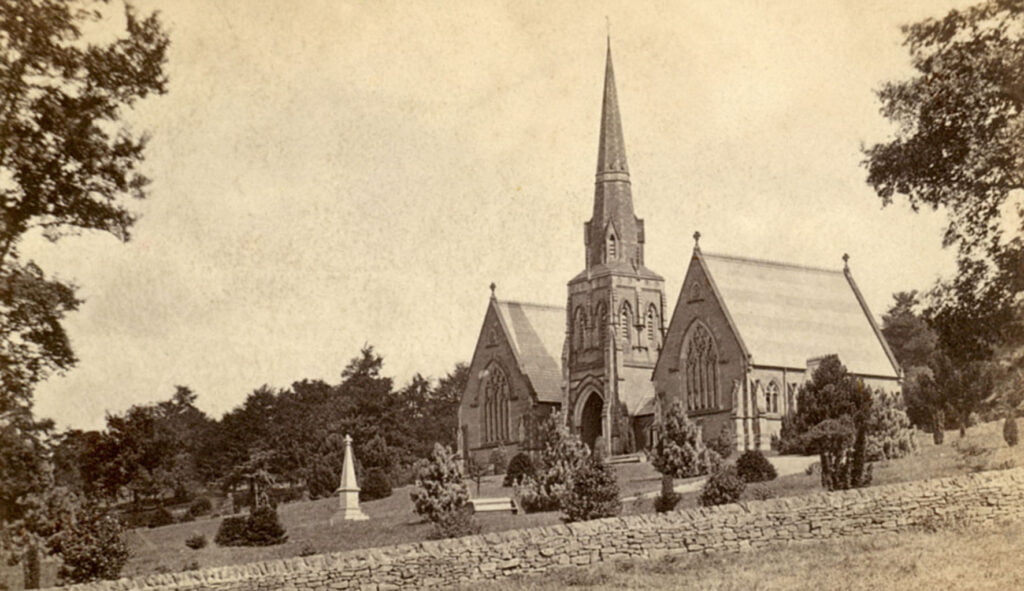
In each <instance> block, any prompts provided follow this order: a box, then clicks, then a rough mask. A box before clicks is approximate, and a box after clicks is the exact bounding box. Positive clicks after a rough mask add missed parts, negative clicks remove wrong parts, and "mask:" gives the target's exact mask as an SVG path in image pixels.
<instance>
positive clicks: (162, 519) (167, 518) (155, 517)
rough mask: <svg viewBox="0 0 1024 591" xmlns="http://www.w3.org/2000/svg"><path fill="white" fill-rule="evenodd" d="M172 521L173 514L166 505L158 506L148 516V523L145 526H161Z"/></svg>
mask: <svg viewBox="0 0 1024 591" xmlns="http://www.w3.org/2000/svg"><path fill="white" fill-rule="evenodd" d="M172 523H174V514H172V513H171V512H170V511H168V510H167V508H166V507H160V508H158V509H157V510H156V511H154V512H153V513H152V515H150V516H149V523H147V524H146V525H147V527H163V526H165V525H171V524H172Z"/></svg>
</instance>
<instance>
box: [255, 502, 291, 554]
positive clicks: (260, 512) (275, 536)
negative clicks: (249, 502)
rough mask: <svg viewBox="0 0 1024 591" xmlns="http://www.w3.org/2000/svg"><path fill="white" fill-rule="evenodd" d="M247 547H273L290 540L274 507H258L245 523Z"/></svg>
mask: <svg viewBox="0 0 1024 591" xmlns="http://www.w3.org/2000/svg"><path fill="white" fill-rule="evenodd" d="M245 536H246V542H247V544H246V545H247V546H273V545H275V544H282V543H284V542H285V540H287V539H288V535H287V534H285V530H284V526H282V525H281V521H280V520H278V518H277V510H275V509H274V508H273V507H257V508H256V509H254V510H253V512H252V514H251V515H249V518H248V519H246V522H245Z"/></svg>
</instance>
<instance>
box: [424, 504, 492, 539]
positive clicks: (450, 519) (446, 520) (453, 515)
mask: <svg viewBox="0 0 1024 591" xmlns="http://www.w3.org/2000/svg"><path fill="white" fill-rule="evenodd" d="M478 533H480V525H479V524H477V522H476V518H475V517H474V516H473V508H472V507H471V506H469V505H463V506H462V507H459V508H458V509H456V510H454V511H448V512H446V513H442V514H440V515H439V516H438V519H436V520H435V521H434V529H433V530H432V531H431V532H430V534H429V535H428V537H429V538H430V539H432V540H443V539H447V538H461V537H462V536H472V535H474V534H478Z"/></svg>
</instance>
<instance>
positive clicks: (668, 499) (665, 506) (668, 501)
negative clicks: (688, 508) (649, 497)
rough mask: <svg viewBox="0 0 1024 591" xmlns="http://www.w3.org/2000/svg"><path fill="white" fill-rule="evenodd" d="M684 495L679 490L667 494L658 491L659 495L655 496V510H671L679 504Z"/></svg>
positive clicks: (666, 511) (665, 511)
mask: <svg viewBox="0 0 1024 591" xmlns="http://www.w3.org/2000/svg"><path fill="white" fill-rule="evenodd" d="M682 498H683V495H681V494H679V493H677V492H671V493H668V494H665V493H664V492H661V493H658V496H656V497H654V510H655V511H657V512H658V513H668V512H669V511H671V510H673V509H675V508H676V505H678V504H679V501H681V500H682Z"/></svg>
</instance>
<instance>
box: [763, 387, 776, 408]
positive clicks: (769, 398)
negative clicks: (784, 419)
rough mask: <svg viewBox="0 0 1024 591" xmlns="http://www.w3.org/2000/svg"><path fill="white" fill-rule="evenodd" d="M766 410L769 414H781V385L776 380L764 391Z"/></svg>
mask: <svg viewBox="0 0 1024 591" xmlns="http://www.w3.org/2000/svg"><path fill="white" fill-rule="evenodd" d="M764 408H765V410H767V411H768V412H779V383H778V382H776V381H775V380H772V381H771V382H769V383H768V387H767V388H765V390H764Z"/></svg>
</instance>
